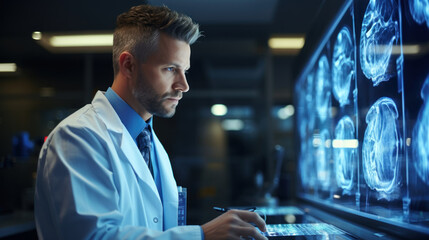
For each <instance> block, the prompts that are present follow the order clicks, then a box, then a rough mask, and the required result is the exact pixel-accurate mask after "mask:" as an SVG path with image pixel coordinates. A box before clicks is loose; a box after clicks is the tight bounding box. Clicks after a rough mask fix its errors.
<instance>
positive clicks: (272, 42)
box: [268, 37, 305, 50]
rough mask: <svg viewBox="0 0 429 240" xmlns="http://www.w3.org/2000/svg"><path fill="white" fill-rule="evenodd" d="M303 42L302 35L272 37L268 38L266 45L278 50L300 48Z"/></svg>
mask: <svg viewBox="0 0 429 240" xmlns="http://www.w3.org/2000/svg"><path fill="white" fill-rule="evenodd" d="M304 43H305V39H304V37H272V38H270V39H269V40H268V46H269V47H270V48H271V49H278V50H287V49H292V50H293V49H301V48H302V47H303V46H304Z"/></svg>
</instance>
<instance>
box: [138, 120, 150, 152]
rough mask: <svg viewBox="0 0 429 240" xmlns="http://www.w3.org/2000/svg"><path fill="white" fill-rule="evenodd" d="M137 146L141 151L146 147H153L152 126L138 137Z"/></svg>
mask: <svg viewBox="0 0 429 240" xmlns="http://www.w3.org/2000/svg"><path fill="white" fill-rule="evenodd" d="M137 144H138V146H139V149H140V151H141V150H142V149H143V148H145V147H150V145H151V134H150V126H147V127H146V128H144V129H143V131H142V132H141V133H140V134H139V136H138V137H137Z"/></svg>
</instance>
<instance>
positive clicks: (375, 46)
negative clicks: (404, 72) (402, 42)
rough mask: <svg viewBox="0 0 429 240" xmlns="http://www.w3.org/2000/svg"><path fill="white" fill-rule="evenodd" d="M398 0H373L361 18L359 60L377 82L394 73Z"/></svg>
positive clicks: (397, 34)
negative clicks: (393, 57) (393, 52)
mask: <svg viewBox="0 0 429 240" xmlns="http://www.w3.org/2000/svg"><path fill="white" fill-rule="evenodd" d="M397 18H398V17H397V4H396V2H394V1H393V0H370V2H369V4H368V7H367V8H366V12H365V15H364V18H363V22H362V30H361V37H360V63H361V68H362V72H363V73H364V75H365V76H366V77H367V78H368V79H371V80H372V83H373V85H374V86H377V85H378V84H380V83H381V82H383V81H388V80H389V79H390V78H391V77H392V76H394V74H395V71H396V68H395V67H392V66H390V65H392V63H391V55H392V49H393V47H394V46H395V45H397V43H398V39H399V26H398V20H397Z"/></svg>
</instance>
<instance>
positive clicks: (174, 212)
mask: <svg viewBox="0 0 429 240" xmlns="http://www.w3.org/2000/svg"><path fill="white" fill-rule="evenodd" d="M152 136H153V139H154V143H155V148H156V153H157V159H158V165H159V173H160V178H161V187H162V197H163V204H164V228H165V230H167V229H169V228H172V227H175V226H177V224H178V205H179V196H178V193H177V185H176V180H175V179H174V175H173V171H172V169H171V163H170V159H169V158H168V155H167V152H166V151H165V149H164V147H163V146H162V144H161V142H160V141H159V139H158V137H157V136H156V134H155V133H153V134H152Z"/></svg>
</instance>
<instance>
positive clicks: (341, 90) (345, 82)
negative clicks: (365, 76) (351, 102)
mask: <svg viewBox="0 0 429 240" xmlns="http://www.w3.org/2000/svg"><path fill="white" fill-rule="evenodd" d="M353 49H354V48H353V41H352V37H351V35H350V31H349V29H348V28H347V27H343V28H342V29H341V31H340V33H338V36H337V40H336V42H335V45H334V52H333V59H332V82H333V83H332V86H333V93H334V97H335V98H336V99H337V100H338V102H339V103H340V106H344V105H346V104H347V103H348V97H349V93H350V83H351V80H352V77H353V74H354V68H353V67H354V51H353Z"/></svg>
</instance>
